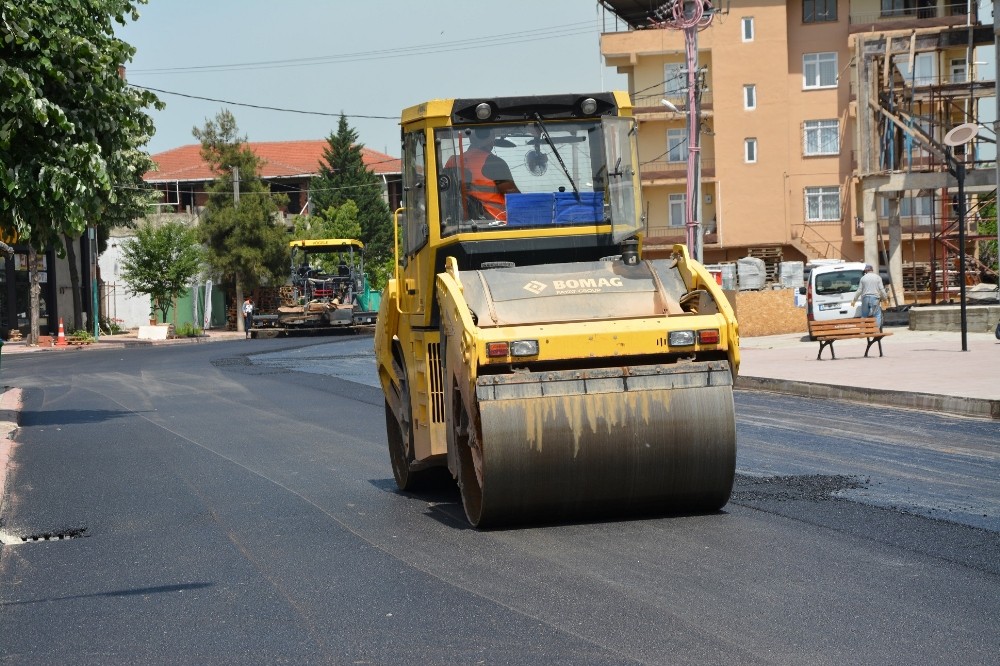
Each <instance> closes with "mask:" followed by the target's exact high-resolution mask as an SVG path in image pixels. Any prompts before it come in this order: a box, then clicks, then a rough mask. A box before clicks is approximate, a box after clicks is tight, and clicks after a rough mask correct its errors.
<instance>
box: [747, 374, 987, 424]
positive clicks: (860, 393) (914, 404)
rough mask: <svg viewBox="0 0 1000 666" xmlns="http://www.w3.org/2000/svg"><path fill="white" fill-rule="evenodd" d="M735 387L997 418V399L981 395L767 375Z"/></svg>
mask: <svg viewBox="0 0 1000 666" xmlns="http://www.w3.org/2000/svg"><path fill="white" fill-rule="evenodd" d="M736 388H737V389H743V390H748V391H769V392H772V393H787V394H789V395H798V396H803V397H807V398H832V399H834V400H847V401H851V402H863V403H867V404H874V405H883V406H885V407H901V408H904V409H919V410H923V411H932V412H941V413H945V414H957V415H959V416H972V417H975V418H981V419H982V418H985V419H993V420H1000V400H990V399H982V398H967V397H962V396H955V395H935V394H931V393H912V392H908V391H890V390H887V389H873V388H865V387H858V386H837V385H831V384H814V383H811V382H800V381H794V380H788V379H774V378H771V377H747V376H745V375H740V376H738V377H737V378H736Z"/></svg>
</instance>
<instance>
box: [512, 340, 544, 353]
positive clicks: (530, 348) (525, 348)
mask: <svg viewBox="0 0 1000 666" xmlns="http://www.w3.org/2000/svg"><path fill="white" fill-rule="evenodd" d="M510 355H511V356H538V340H514V342H512V343H510Z"/></svg>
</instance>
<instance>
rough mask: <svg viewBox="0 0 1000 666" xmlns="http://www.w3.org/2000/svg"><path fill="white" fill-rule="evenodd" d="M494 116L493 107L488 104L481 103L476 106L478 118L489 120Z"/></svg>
mask: <svg viewBox="0 0 1000 666" xmlns="http://www.w3.org/2000/svg"><path fill="white" fill-rule="evenodd" d="M492 115H493V107H492V106H490V105H489V104H487V103H486V102H480V103H479V104H477V105H476V118H479V119H480V120H489V118H490V116H492Z"/></svg>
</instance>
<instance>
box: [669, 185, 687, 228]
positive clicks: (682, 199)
mask: <svg viewBox="0 0 1000 666" xmlns="http://www.w3.org/2000/svg"><path fill="white" fill-rule="evenodd" d="M686 218H687V195H686V194H684V193H683V192H679V193H674V194H668V195H667V226H668V227H670V228H671V229H678V228H683V227H685V226H687V219H686Z"/></svg>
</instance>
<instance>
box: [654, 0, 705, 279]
mask: <svg viewBox="0 0 1000 666" xmlns="http://www.w3.org/2000/svg"><path fill="white" fill-rule="evenodd" d="M715 13H716V10H715V9H714V8H713V7H712V3H711V2H710V1H709V0H670V1H669V2H666V3H664V4H662V5H660V7H659V8H658V9H657V10H656V11H654V12H653V16H655V17H656V19H657V21H658V22H655V23H654V25H655V26H656V27H658V28H664V27H667V28H672V29H674V30H683V31H684V54H685V61H686V63H685V66H686V67H687V99H688V101H687V129H688V136H687V142H688V159H687V188H686V190H685V219H684V223H685V230H686V239H687V248H688V254H690V255H691V257H692V258H694V259H696V260H697V261H699V262H702V261H704V252H703V245H704V242H703V241H704V238H703V234H702V226H701V216H702V205H701V197H702V195H701V73H700V72H699V71H698V32H699V31H701V30H704V29H705V28H707V27H708V26H709V25H710V24H711V23H712V19H713V18H714V17H715Z"/></svg>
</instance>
